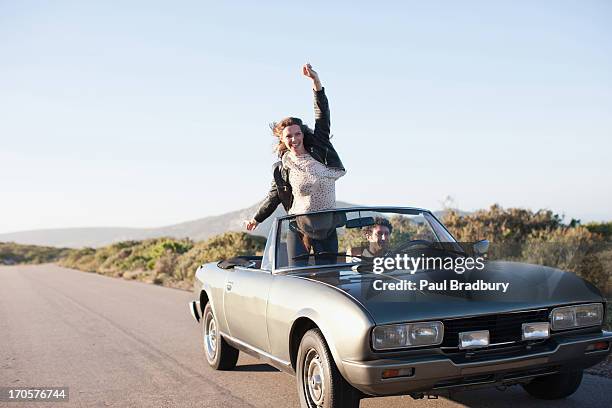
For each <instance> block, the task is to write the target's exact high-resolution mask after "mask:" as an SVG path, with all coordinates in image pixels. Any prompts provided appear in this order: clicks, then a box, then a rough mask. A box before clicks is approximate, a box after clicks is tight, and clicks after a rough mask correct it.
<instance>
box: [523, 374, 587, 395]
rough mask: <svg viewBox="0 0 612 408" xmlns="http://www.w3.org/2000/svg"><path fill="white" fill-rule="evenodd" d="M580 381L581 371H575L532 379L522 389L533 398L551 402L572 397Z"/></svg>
mask: <svg viewBox="0 0 612 408" xmlns="http://www.w3.org/2000/svg"><path fill="white" fill-rule="evenodd" d="M581 381H582V370H575V371H568V372H563V373H559V374H552V375H547V376H543V377H538V378H534V379H533V380H531V382H529V383H527V384H523V388H524V389H525V391H527V392H528V393H529V394H530V395H531V396H533V397H536V398H540V399H546V400H553V399H561V398H565V397H568V396H570V395H572V394H573V393H574V392H576V390H577V389H578V387H580V382H581Z"/></svg>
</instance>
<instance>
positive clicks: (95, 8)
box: [0, 0, 612, 232]
mask: <svg viewBox="0 0 612 408" xmlns="http://www.w3.org/2000/svg"><path fill="white" fill-rule="evenodd" d="M610 21H612V2H609V1H604V0H602V1H550V2H546V1H538V2H534V1H507V2H502V1H482V2H471V1H461V2H458V1H450V0H449V1H428V2H425V1H397V2H385V1H375V2H373V1H364V2H357V1H350V2H344V3H340V2H329V1H328V2H317V1H307V2H303V1H302V2H287V1H279V2H254V1H250V2H238V1H231V2H222V1H214V2H204V1H193V2H186V1H181V2H168V1H166V2H153V1H142V2H127V1H120V2H119V1H117V2H111V1H99V2H93V1H71V2H69V1H7V0H0V232H10V231H18V230H25V229H38V228H54V227H76V226H126V227H128V226H132V227H153V226H161V225H167V224H172V223H175V222H181V221H187V220H191V219H195V218H200V217H204V216H207V215H215V214H220V213H224V212H227V211H230V210H236V209H240V208H244V207H247V206H249V205H252V204H254V203H255V202H257V201H260V200H261V199H263V197H264V195H265V193H266V191H267V188H268V186H269V183H270V180H271V171H270V170H271V165H272V163H273V162H274V161H275V156H274V154H273V153H272V147H273V144H274V139H273V137H272V136H271V134H270V131H269V128H268V123H269V122H271V121H273V120H277V119H280V118H281V117H284V116H288V115H292V116H300V117H303V118H304V119H305V120H306V122H307V123H311V124H312V122H313V113H312V110H311V109H312V102H311V98H312V94H311V91H310V84H309V81H308V80H307V79H306V78H304V77H302V76H301V73H300V67H301V65H302V64H303V63H305V62H307V61H309V62H310V63H312V65H313V67H314V68H315V69H316V70H317V71H318V72H319V74H320V77H321V79H322V82H323V85H324V86H325V87H326V91H327V94H328V96H329V100H330V107H331V113H332V133H333V135H334V138H333V142H334V145H335V146H336V148H337V150H338V151H339V153H340V155H341V158H342V160H343V162H344V164H345V166H346V167H347V170H348V173H347V175H346V176H345V177H343V178H341V179H340V180H339V181H338V183H337V198H338V199H339V200H344V201H349V202H354V203H360V204H383V205H413V206H420V207H427V208H431V209H434V210H435V209H439V208H440V207H441V206H442V201H443V200H444V199H445V197H447V196H451V197H453V199H454V205H455V206H457V207H459V208H461V209H464V210H474V209H478V208H484V207H488V206H489V205H491V204H493V203H499V204H501V205H502V206H504V207H513V206H519V207H526V208H531V209H534V210H535V209H539V208H548V209H552V210H553V211H555V212H558V213H561V214H565V215H566V217H567V218H571V217H575V218H580V219H582V220H583V221H588V220H611V219H612V205H611V204H612V157H611V152H612V141H611V138H612V24H610Z"/></svg>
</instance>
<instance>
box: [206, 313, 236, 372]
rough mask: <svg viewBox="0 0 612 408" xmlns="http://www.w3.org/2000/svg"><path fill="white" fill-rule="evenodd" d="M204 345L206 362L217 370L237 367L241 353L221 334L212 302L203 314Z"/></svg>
mask: <svg viewBox="0 0 612 408" xmlns="http://www.w3.org/2000/svg"><path fill="white" fill-rule="evenodd" d="M202 343H203V345H204V355H205V356H206V361H208V364H209V365H210V366H211V367H212V368H214V369H215V370H231V369H233V368H234V367H236V362H237V361H238V355H239V354H240V351H239V350H238V349H236V348H234V347H232V346H230V345H229V344H227V342H226V341H225V339H223V338H222V337H221V335H220V334H219V324H218V322H217V317H216V316H215V314H214V313H213V310H212V307H211V306H210V302H208V303H207V304H206V307H204V313H202Z"/></svg>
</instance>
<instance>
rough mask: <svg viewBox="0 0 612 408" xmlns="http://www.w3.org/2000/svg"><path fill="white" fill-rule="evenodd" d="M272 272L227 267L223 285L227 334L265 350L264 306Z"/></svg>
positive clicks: (266, 336)
mask: <svg viewBox="0 0 612 408" xmlns="http://www.w3.org/2000/svg"><path fill="white" fill-rule="evenodd" d="M271 282H272V273H271V272H270V271H265V270H261V269H253V268H243V267H239V266H236V267H234V268H233V269H229V270H228V273H227V279H226V281H225V288H224V310H225V318H226V319H227V324H228V327H229V331H230V333H229V335H230V336H232V337H233V338H235V339H238V340H240V341H242V342H244V343H247V344H248V345H250V346H252V347H255V348H257V349H259V350H262V351H265V352H268V351H269V350H270V345H269V341H268V330H267V326H266V307H267V304H268V293H269V291H270V285H271Z"/></svg>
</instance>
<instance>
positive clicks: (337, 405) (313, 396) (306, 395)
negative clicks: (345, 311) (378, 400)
mask: <svg viewBox="0 0 612 408" xmlns="http://www.w3.org/2000/svg"><path fill="white" fill-rule="evenodd" d="M296 377H297V388H298V394H299V398H300V405H301V406H302V408H315V407H320V408H357V407H359V400H360V399H361V393H360V392H359V391H358V390H356V389H355V388H353V387H352V386H351V385H350V384H349V383H348V382H347V381H346V380H345V379H344V378H343V377H342V375H341V374H340V372H339V371H338V367H336V363H335V362H334V359H333V358H332V356H331V353H330V352H329V348H328V347H327V343H326V342H325V339H324V338H323V335H322V334H321V332H320V331H319V329H311V330H309V331H307V332H306V334H304V337H302V340H301V342H300V348H299V349H298V354H297V369H296Z"/></svg>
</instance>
